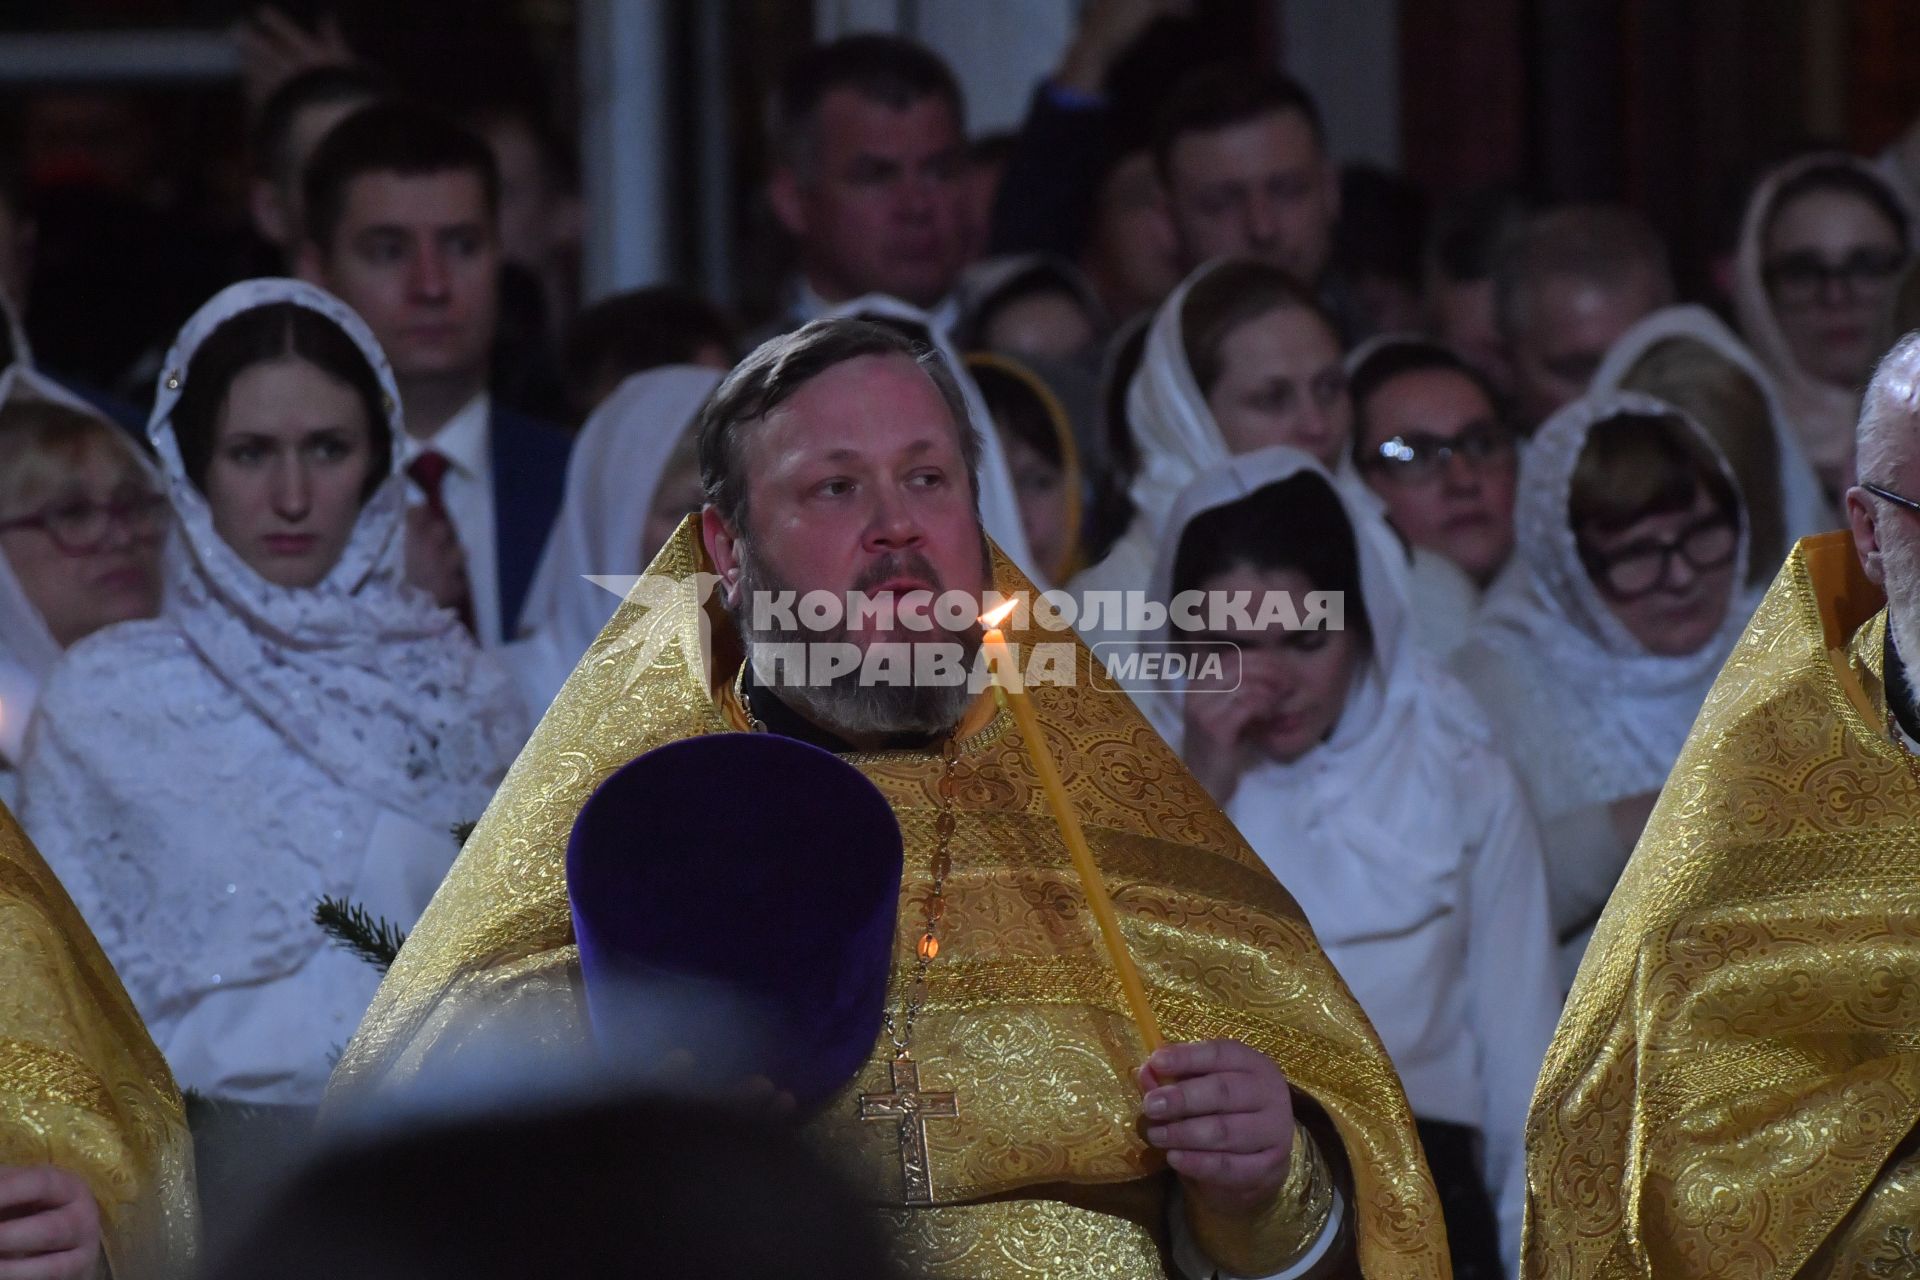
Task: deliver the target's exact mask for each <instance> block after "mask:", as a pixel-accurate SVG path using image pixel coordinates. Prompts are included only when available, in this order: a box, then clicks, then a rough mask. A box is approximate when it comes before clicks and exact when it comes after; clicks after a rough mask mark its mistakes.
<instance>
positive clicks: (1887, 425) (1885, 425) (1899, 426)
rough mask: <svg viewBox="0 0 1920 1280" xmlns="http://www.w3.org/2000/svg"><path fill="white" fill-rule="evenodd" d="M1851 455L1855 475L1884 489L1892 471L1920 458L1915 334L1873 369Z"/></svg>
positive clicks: (1919, 334)
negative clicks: (1901, 463) (1914, 458)
mask: <svg viewBox="0 0 1920 1280" xmlns="http://www.w3.org/2000/svg"><path fill="white" fill-rule="evenodd" d="M1853 450H1854V459H1853V470H1854V474H1855V475H1857V476H1859V477H1860V479H1862V480H1864V481H1867V482H1869V483H1872V484H1878V485H1882V486H1885V487H1888V488H1891V487H1893V486H1894V484H1895V480H1894V476H1893V468H1894V467H1895V466H1896V465H1897V464H1898V463H1899V462H1900V461H1901V460H1902V459H1903V458H1906V457H1910V456H1913V455H1915V454H1920V329H1917V330H1915V331H1913V332H1912V333H1909V334H1907V335H1906V336H1905V337H1904V338H1902V339H1900V341H1898V342H1896V343H1894V344H1893V349H1892V350H1890V351H1888V352H1887V354H1886V355H1884V356H1882V357H1881V358H1880V363H1879V364H1878V365H1877V366H1875V367H1874V370H1873V379H1872V381H1870V382H1868V383H1867V394H1866V396H1865V397H1864V398H1863V399H1862V400H1861V403H1860V422H1859V424H1858V426H1857V427H1856V428H1855V430H1854V436H1853ZM1906 483H1908V484H1911V483H1913V482H1912V480H1908V481H1907V482H1906Z"/></svg>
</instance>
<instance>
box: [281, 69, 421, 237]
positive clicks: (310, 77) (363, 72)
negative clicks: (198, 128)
mask: <svg viewBox="0 0 1920 1280" xmlns="http://www.w3.org/2000/svg"><path fill="white" fill-rule="evenodd" d="M386 94H387V88H386V86H385V84H383V83H382V82H381V80H380V78H379V77H378V76H376V75H375V74H374V73H373V72H372V71H371V70H369V69H367V68H365V67H361V66H323V67H315V68H313V69H311V70H308V71H303V72H301V73H300V74H298V75H296V76H294V77H293V78H292V79H290V80H288V81H287V82H286V83H284V84H282V85H281V86H280V87H279V88H277V89H275V90H274V91H273V94H272V95H271V96H270V97H269V98H268V99H267V100H266V103H265V104H264V105H263V106H262V107H261V108H260V118H259V120H258V121H257V122H256V123H255V125H254V130H253V141H252V147H251V151H252V159H253V181H252V184H251V186H250V187H249V190H248V194H247V211H248V213H250V214H251V215H252V217H253V229H254V230H255V231H257V232H259V233H260V237H261V238H262V239H263V240H265V241H266V242H267V243H268V244H270V245H272V246H273V248H274V249H275V251H276V252H277V253H278V254H279V256H280V259H281V261H282V262H283V263H284V264H285V267H284V268H283V269H291V268H292V267H293V265H294V263H295V261H296V260H297V258H298V257H299V253H300V242H301V240H302V239H303V238H304V237H303V235H302V226H301V222H302V219H301V208H302V204H303V201H304V197H303V195H302V193H301V178H302V175H303V174H304V173H305V171H306V166H307V160H308V158H309V157H310V156H312V155H313V149H314V148H315V147H317V146H319V145H320V140H321V139H322V138H324V137H326V136H327V134H328V133H329V132H330V131H331V130H332V129H333V126H335V125H337V124H339V123H340V122H341V121H342V120H345V119H346V118H347V117H348V116H350V115H352V114H353V113H354V112H356V111H358V110H360V108H362V107H365V106H369V105H371V104H372V103H374V102H376V101H378V100H379V99H381V98H382V97H385V96H386Z"/></svg>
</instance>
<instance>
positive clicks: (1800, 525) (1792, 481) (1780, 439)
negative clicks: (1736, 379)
mask: <svg viewBox="0 0 1920 1280" xmlns="http://www.w3.org/2000/svg"><path fill="white" fill-rule="evenodd" d="M1673 338H1690V339H1692V340H1693V341H1695V342H1698V343H1701V344H1703V345H1704V346H1706V347H1708V348H1709V349H1711V350H1712V351H1714V352H1716V353H1717V354H1719V355H1720V356H1722V357H1723V358H1725V359H1726V360H1727V361H1729V362H1730V363H1732V364H1733V365H1735V366H1736V367H1738V368H1739V369H1740V371H1741V372H1742V373H1744V374H1746V375H1747V376H1748V377H1749V378H1752V379H1753V382H1754V385H1755V386H1757V387H1759V388H1760V394H1761V395H1762V396H1764V397H1765V398H1766V402H1767V410H1768V419H1769V421H1770V422H1771V424H1772V427H1773V439H1774V444H1775V446H1776V451H1777V453H1778V455H1779V473H1780V486H1779V493H1780V516H1781V521H1780V524H1781V532H1782V533H1783V535H1784V537H1785V540H1786V546H1785V547H1782V548H1780V551H1781V554H1782V555H1783V556H1784V555H1785V553H1786V549H1787V548H1788V547H1791V546H1792V545H1793V544H1794V543H1795V542H1798V541H1799V540H1800V539H1801V538H1804V537H1806V536H1807V535H1808V534H1812V533H1824V532H1825V531H1827V530H1828V529H1837V528H1839V527H1840V526H1839V520H1838V517H1836V516H1835V515H1834V513H1833V505H1832V504H1831V503H1829V502H1828V501H1827V495H1826V492H1825V491H1824V490H1823V489H1821V487H1820V477H1819V475H1818V474H1817V473H1816V472H1815V471H1814V469H1813V463H1812V461H1810V460H1809V459H1808V457H1807V451H1806V448H1805V446H1803V445H1802V444H1801V442H1800V437H1799V434H1798V433H1797V432H1796V431H1795V430H1794V429H1793V424H1792V421H1791V420H1790V419H1789V418H1788V416H1787V410H1786V406H1785V404H1784V403H1783V402H1782V401H1781V398H1780V390H1779V388H1778V387H1777V386H1775V385H1774V380H1773V378H1772V376H1771V375H1770V374H1768V372H1767V371H1766V370H1765V369H1763V368H1761V366H1760V362H1759V361H1758V360H1756V359H1754V357H1753V353H1752V352H1751V351H1749V350H1747V347H1746V344H1745V343H1743V342H1741V341H1740V339H1739V338H1738V337H1736V336H1734V332H1733V330H1731V329H1729V328H1727V326H1726V325H1725V324H1724V323H1723V322H1722V321H1721V319H1720V317H1719V316H1716V315H1714V314H1713V312H1711V311H1709V310H1707V309H1706V308H1705V307H1696V306H1680V307H1662V308H1661V309H1660V310H1658V311H1656V312H1654V313H1653V314H1652V315H1650V316H1647V317H1646V318H1645V319H1643V320H1641V321H1640V322H1639V323H1637V324H1635V325H1634V326H1633V327H1632V328H1631V329H1629V330H1627V331H1626V332H1625V333H1623V334H1621V335H1620V337H1619V338H1618V339H1617V340H1616V341H1615V342H1614V344H1613V346H1612V348H1610V349H1609V350H1608V352H1607V358H1606V359H1605V360H1602V361H1601V362H1600V370H1599V372H1598V373H1596V374H1594V376H1593V383H1592V385H1591V387H1589V391H1590V392H1591V393H1593V394H1595V395H1607V394H1610V393H1612V392H1615V391H1619V390H1620V389H1621V386H1620V384H1621V383H1622V382H1624V381H1625V380H1626V378H1627V375H1628V374H1629V373H1631V372H1632V371H1633V367H1634V366H1635V365H1636V364H1638V363H1640V361H1641V359H1642V358H1643V357H1644V356H1645V355H1646V354H1647V352H1649V351H1651V350H1652V349H1653V348H1655V347H1657V346H1659V345H1660V344H1661V343H1662V342H1666V341H1668V340H1669V339H1673ZM1851 429H1852V428H1851V427H1849V431H1851ZM1773 567H1774V566H1772V565H1768V566H1767V569H1768V577H1772V572H1771V571H1772V569H1773Z"/></svg>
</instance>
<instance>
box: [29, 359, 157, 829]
mask: <svg viewBox="0 0 1920 1280" xmlns="http://www.w3.org/2000/svg"><path fill="white" fill-rule="evenodd" d="M172 521H173V514H172V510H171V509H170V508H169V507H168V505H167V500H166V497H165V495H164V494H162V493H161V491H160V477H159V474H158V473H157V472H156V471H155V470H154V467H153V464H152V463H150V462H149V461H148V460H147V458H146V457H145V456H144V455H143V454H142V453H141V452H140V450H139V448H138V447H137V446H136V445H135V444H134V442H133V441H132V440H130V439H128V438H127V437H126V436H125V435H124V434H122V432H121V431H120V429H119V428H118V427H116V426H114V425H113V424H112V423H110V422H107V421H106V420H105V419H103V418H101V417H99V416H98V415H97V414H95V413H94V412H93V411H92V410H91V409H88V408H85V407H83V406H82V405H80V404H79V403H78V402H76V401H73V400H72V398H71V397H69V396H67V395H66V394H65V393H64V392H62V391H61V390H60V389H59V388H58V387H57V386H54V385H53V384H51V383H48V382H45V381H44V380H42V379H40V378H39V377H38V376H37V375H35V374H34V373H32V371H31V370H29V369H27V368H26V367H25V366H19V365H16V366H14V367H13V368H11V369H9V370H8V371H7V372H6V373H5V374H0V802H4V803H6V804H9V805H17V804H18V802H19V792H18V787H17V775H16V773H15V769H16V767H17V766H18V764H19V761H20V755H21V752H22V750H23V749H24V747H25V743H26V734H27V725H28V723H29V722H30V720H31V718H32V715H33V709H34V706H35V704H36V703H37V702H38V700H39V694H40V687H41V685H42V684H43V683H44V682H45V681H46V679H47V677H48V676H50V675H51V674H52V673H53V669H54V667H55V666H56V665H57V664H58V663H59V661H60V658H61V655H62V654H64V653H65V652H66V650H67V649H69V648H70V647H72V646H73V645H75V644H78V643H79V642H80V641H81V640H84V639H85V638H86V637H88V636H90V635H92V634H93V633H94V632H96V631H98V630H100V629H101V628H102V627H107V626H111V625H112V624H114V623H116V622H127V621H130V620H133V619H137V618H150V617H152V616H153V614H154V612H155V611H156V610H158V609H159V607H160V553H161V546H162V544H163V543H164V541H165V539H166V536H167V529H168V526H169V525H171V524H172Z"/></svg>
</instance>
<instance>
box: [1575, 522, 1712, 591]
mask: <svg viewBox="0 0 1920 1280" xmlns="http://www.w3.org/2000/svg"><path fill="white" fill-rule="evenodd" d="M1739 545H1740V529H1739V525H1738V524H1737V523H1736V522H1735V521H1734V520H1733V518H1732V517H1730V516H1727V515H1723V514H1718V513H1716V514H1714V515H1710V516H1703V517H1701V518H1700V519H1699V520H1696V521H1694V522H1693V523H1692V524H1690V525H1688V526H1687V527H1686V528H1684V529H1682V530H1681V531H1680V534H1679V536H1678V537H1676V538H1674V539H1673V540H1672V541H1670V542H1669V541H1664V540H1661V539H1658V538H1648V539H1646V540H1645V541H1642V542H1634V543H1629V544H1628V545H1626V546H1624V547H1622V548H1620V549H1619V550H1618V551H1611V552H1606V553H1602V552H1599V551H1595V550H1593V549H1592V548H1591V547H1588V546H1587V545H1586V544H1585V543H1584V542H1583V543H1582V544H1581V545H1580V559H1581V561H1582V562H1583V563H1584V564H1585V565H1586V566H1587V575H1588V576H1589V577H1591V578H1592V579H1593V581H1594V585H1595V586H1597V587H1599V588H1600V590H1601V591H1602V592H1604V593H1605V594H1606V595H1607V596H1608V597H1610V598H1612V599H1614V600H1617V601H1620V602H1621V603H1622V604H1625V603H1627V602H1629V601H1633V600H1639V599H1641V598H1642V597H1644V596H1650V595H1652V594H1653V593H1654V592H1655V591H1658V590H1659V589H1660V588H1661V587H1662V586H1664V585H1666V581H1667V575H1668V573H1669V572H1671V571H1672V568H1673V558H1674V557H1675V556H1679V557H1680V558H1681V559H1683V560H1685V561H1686V562H1687V564H1688V565H1690V566H1691V567H1692V568H1693V569H1694V570H1695V571H1696V572H1704V571H1706V570H1708V569H1718V568H1721V567H1722V566H1724V565H1726V564H1729V563H1731V562H1732V560H1733V556H1734V552H1735V551H1736V550H1738V549H1739Z"/></svg>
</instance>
